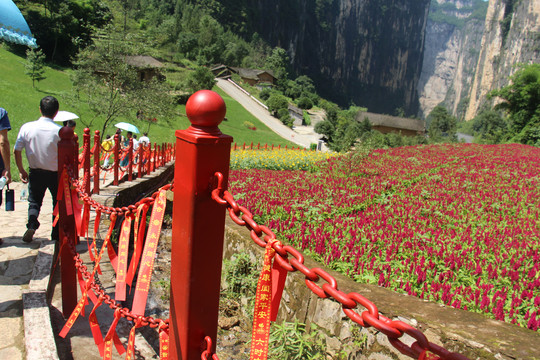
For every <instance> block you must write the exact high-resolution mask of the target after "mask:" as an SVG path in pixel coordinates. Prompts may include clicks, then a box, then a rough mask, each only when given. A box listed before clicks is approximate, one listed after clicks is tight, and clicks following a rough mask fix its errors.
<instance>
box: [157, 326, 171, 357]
mask: <svg viewBox="0 0 540 360" xmlns="http://www.w3.org/2000/svg"><path fill="white" fill-rule="evenodd" d="M169 354H170V348H169V328H168V327H167V326H166V325H165V323H162V324H161V325H160V326H159V359H160V360H169Z"/></svg>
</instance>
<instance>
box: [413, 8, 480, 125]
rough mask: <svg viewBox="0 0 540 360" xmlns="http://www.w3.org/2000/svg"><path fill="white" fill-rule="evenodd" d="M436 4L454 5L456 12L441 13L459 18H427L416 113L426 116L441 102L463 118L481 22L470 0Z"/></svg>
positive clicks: (474, 66) (477, 53) (474, 63)
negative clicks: (451, 20)
mask: <svg viewBox="0 0 540 360" xmlns="http://www.w3.org/2000/svg"><path fill="white" fill-rule="evenodd" d="M438 3H440V4H453V5H455V8H456V11H451V10H450V11H445V14H446V16H448V17H453V18H455V19H460V20H462V21H459V20H458V21H457V22H458V24H450V23H448V22H441V21H433V20H428V24H427V28H426V42H425V50H424V62H423V64H424V66H423V68H422V73H421V76H420V81H419V84H418V97H419V102H420V111H419V116H420V117H424V118H425V117H427V115H429V113H430V112H431V110H433V108H434V107H435V106H437V105H438V104H440V103H444V104H445V106H446V108H447V109H448V110H449V112H450V113H451V114H453V115H454V116H457V117H458V118H463V116H464V112H465V110H466V105H467V100H468V95H469V91H470V88H471V84H472V82H473V78H474V74H475V68H476V64H477V62H478V55H479V48H480V43H481V40H482V33H483V30H484V21H483V20H482V19H477V18H474V17H472V16H471V15H472V0H439V1H438ZM458 9H461V11H457V10H458ZM463 9H471V10H463Z"/></svg>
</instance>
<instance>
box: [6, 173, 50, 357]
mask: <svg viewBox="0 0 540 360" xmlns="http://www.w3.org/2000/svg"><path fill="white" fill-rule="evenodd" d="M23 185H24V184H23V183H20V182H19V183H12V184H10V188H11V189H14V190H15V211H9V212H7V211H5V203H2V206H1V209H0V238H2V239H3V240H4V243H3V245H0V329H1V332H2V335H1V336H0V359H2V360H3V359H6V360H7V359H9V360H22V359H25V358H26V357H25V344H24V324H23V317H22V316H23V303H22V293H23V291H24V290H25V289H27V288H28V283H29V281H30V278H31V276H32V270H33V267H34V261H35V258H36V256H37V253H38V248H39V246H40V243H41V240H50V233H51V221H52V199H51V195H50V194H49V193H47V195H46V196H45V199H44V201H43V206H42V209H41V214H40V216H39V221H40V223H41V226H40V228H39V229H38V230H37V231H36V233H35V234H34V241H33V242H31V243H29V244H27V243H25V242H23V241H22V236H23V234H24V232H25V231H26V220H27V214H28V202H27V201H22V200H20V194H21V190H22V188H23ZM4 193H5V192H4ZM4 201H5V199H4Z"/></svg>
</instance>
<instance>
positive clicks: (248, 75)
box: [231, 67, 276, 80]
mask: <svg viewBox="0 0 540 360" xmlns="http://www.w3.org/2000/svg"><path fill="white" fill-rule="evenodd" d="M231 69H232V70H233V71H234V72H236V73H237V74H238V75H240V76H241V77H243V78H245V79H253V80H258V79H259V75H261V74H264V73H267V74H268V75H270V76H272V77H273V78H274V79H276V77H275V76H274V73H273V72H272V71H271V70H259V69H247V68H239V67H231Z"/></svg>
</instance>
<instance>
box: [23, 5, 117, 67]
mask: <svg viewBox="0 0 540 360" xmlns="http://www.w3.org/2000/svg"><path fill="white" fill-rule="evenodd" d="M32 3H33V4H32V6H31V7H29V10H28V13H27V14H25V17H26V20H27V21H28V23H29V24H30V25H31V28H32V32H33V34H34V36H35V37H36V39H37V42H38V44H40V46H41V48H42V49H43V52H44V53H45V55H46V56H47V58H48V59H49V61H51V62H55V63H58V64H62V65H69V64H70V63H71V60H72V58H73V57H75V56H76V54H77V52H78V51H79V50H80V49H81V48H83V47H86V46H88V45H89V44H90V43H91V42H92V40H91V39H92V35H93V33H94V32H95V31H96V29H99V28H101V27H103V26H104V25H105V24H107V23H109V22H110V21H111V18H112V15H111V12H110V10H109V8H108V7H107V5H105V2H102V1H97V0H85V1H71V0H57V1H32ZM38 4H43V8H41V6H40V5H39V6H38Z"/></svg>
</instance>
